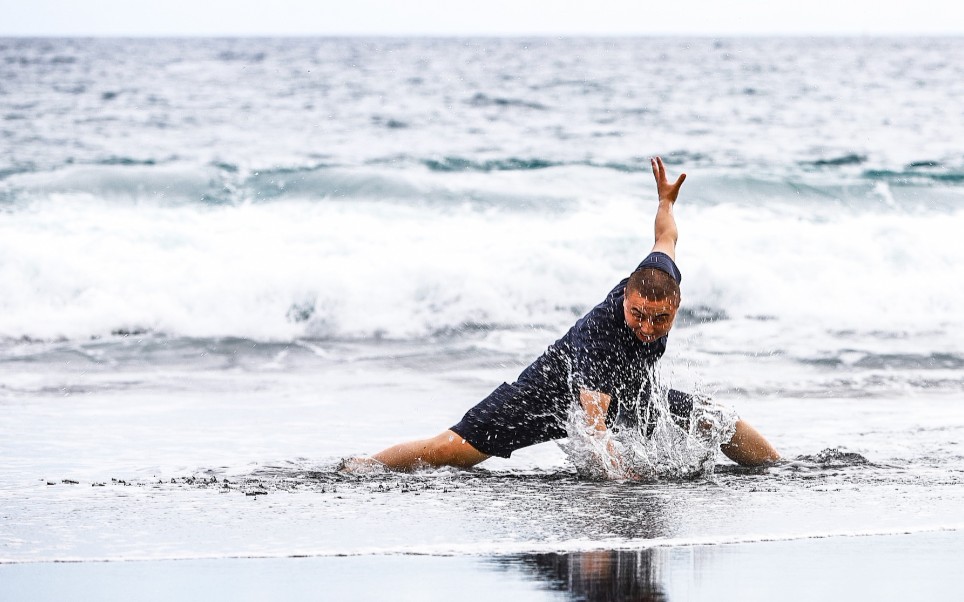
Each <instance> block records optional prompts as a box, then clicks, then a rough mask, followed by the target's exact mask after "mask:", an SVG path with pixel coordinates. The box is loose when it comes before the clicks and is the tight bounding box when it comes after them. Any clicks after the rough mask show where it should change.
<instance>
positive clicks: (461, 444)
mask: <svg viewBox="0 0 964 602" xmlns="http://www.w3.org/2000/svg"><path fill="white" fill-rule="evenodd" d="M488 457H489V456H488V455H486V454H483V453H482V452H480V451H479V450H477V449H475V447H474V446H473V445H472V444H471V443H469V442H468V441H466V440H465V439H463V438H462V436H461V435H459V434H458V433H456V432H455V431H445V432H443V433H441V434H439V435H437V436H435V437H433V438H432V439H429V441H428V448H427V449H426V450H425V457H424V460H426V461H428V462H429V463H430V464H434V465H448V466H460V467H463V468H465V467H469V466H474V465H475V464H478V463H479V462H481V461H482V460H485V459H486V458H488Z"/></svg>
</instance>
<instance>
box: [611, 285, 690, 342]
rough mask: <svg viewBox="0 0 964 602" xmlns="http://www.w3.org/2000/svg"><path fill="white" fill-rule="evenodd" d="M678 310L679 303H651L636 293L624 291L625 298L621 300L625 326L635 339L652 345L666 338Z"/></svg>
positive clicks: (667, 301) (669, 300)
mask: <svg viewBox="0 0 964 602" xmlns="http://www.w3.org/2000/svg"><path fill="white" fill-rule="evenodd" d="M678 309H679V303H678V302H676V301H673V300H671V299H664V300H662V301H653V300H652V299H647V298H646V297H644V296H642V295H640V294H639V293H637V292H636V291H626V297H625V298H624V299H623V312H624V313H625V314H626V325H627V326H629V328H630V329H631V330H632V331H633V334H635V335H636V338H638V339H639V340H640V341H642V342H644V343H652V342H653V341H655V340H656V339H659V338H660V337H664V336H666V334H667V333H669V329H670V328H672V327H673V320H675V319H676V310H678Z"/></svg>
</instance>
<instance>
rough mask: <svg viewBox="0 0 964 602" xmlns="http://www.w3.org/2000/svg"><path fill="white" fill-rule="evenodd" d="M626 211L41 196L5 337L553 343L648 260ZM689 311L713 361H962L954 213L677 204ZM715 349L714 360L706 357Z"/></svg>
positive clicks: (3, 325) (6, 231)
mask: <svg viewBox="0 0 964 602" xmlns="http://www.w3.org/2000/svg"><path fill="white" fill-rule="evenodd" d="M649 209H651V208H650V207H646V206H644V207H640V202H639V201H638V200H635V199H629V198H616V199H614V200H609V201H600V202H584V203H578V204H575V205H573V206H572V207H570V208H569V209H568V210H565V211H556V212H553V213H545V212H537V211H518V210H512V209H507V208H505V207H502V208H500V207H487V208H486V207H479V206H477V205H471V204H456V205H443V206H429V205H419V204H393V203H390V202H376V201H366V200H364V199H355V200H352V201H350V202H347V201H346V202H337V201H318V200H314V201H307V200H301V201H299V200H288V201H277V202H273V203H269V204H264V203H262V204H256V203H244V204H241V205H238V206H223V207H216V206H203V205H197V204H187V205H178V206H170V205H162V204H158V203H143V202H142V203H137V204H134V205H127V204H118V203H112V202H108V201H104V200H100V199H96V198H92V197H90V196H87V195H83V194H51V195H49V198H47V199H46V200H44V201H37V202H33V203H30V204H28V205H26V206H25V207H22V208H20V209H17V210H15V211H9V212H6V213H3V214H2V215H0V256H2V257H4V262H3V263H2V265H0V309H2V312H0V336H4V337H21V336H27V337H32V338H43V339H52V338H57V337H67V338H84V337H89V336H92V335H104V334H108V333H110V332H111V331H113V330H118V329H128V330H129V329H137V328H141V329H144V328H146V329H153V330H156V331H162V332H165V333H168V334H172V335H183V336H202V337H204V336H240V337H251V338H256V339H271V340H289V339H292V338H297V337H306V336H307V337H312V336H320V337H327V336H334V337H361V338H370V337H373V336H387V337H418V336H425V335H428V334H431V333H433V332H437V331H439V330H445V329H458V328H460V327H462V326H463V325H466V324H481V325H496V326H507V327H513V328H526V327H529V326H532V325H539V326H545V327H548V328H550V329H552V330H555V331H558V332H559V333H560V334H561V333H562V332H563V331H564V330H565V329H566V328H567V327H568V326H569V325H571V323H572V322H573V321H574V319H575V318H576V317H578V315H580V314H581V313H582V312H584V311H585V310H586V309H588V308H589V307H591V306H592V305H593V304H595V303H597V302H599V301H600V300H601V299H602V298H603V296H604V295H605V294H606V292H608V290H609V289H610V287H612V286H613V285H614V284H615V283H616V282H617V281H618V280H619V279H620V278H621V277H623V276H624V275H626V274H628V272H629V271H630V270H631V269H632V268H633V267H634V266H635V264H636V262H637V261H638V260H639V259H640V258H642V257H643V256H644V255H645V254H646V253H647V252H648V250H649V246H650V238H651V234H650V230H651V219H652V217H651V215H650V213H651V211H650V210H649ZM677 213H678V220H679V222H680V229H681V233H682V234H681V240H680V247H679V250H678V260H679V264H680V266H681V268H682V270H683V274H684V281H683V294H684V306H690V307H696V306H708V307H711V308H715V309H717V310H721V311H723V312H725V313H726V315H727V316H729V317H730V318H731V319H730V320H729V321H723V322H717V323H715V324H707V325H704V326H703V327H701V328H702V330H703V331H706V332H712V333H713V337H712V340H710V341H707V343H708V344H709V345H711V346H712V345H714V344H718V345H721V346H723V347H726V348H727V349H735V348H743V347H751V346H752V347H754V348H759V346H760V343H761V338H762V339H764V341H763V342H764V343H765V342H766V340H765V339H767V338H773V339H774V340H775V341H776V342H777V343H778V344H777V345H775V347H776V348H780V349H784V350H785V349H791V350H792V349H793V348H794V346H795V345H798V344H799V345H803V346H805V347H806V348H807V349H811V350H812V349H815V348H819V346H820V345H821V344H823V343H824V342H826V339H825V338H821V337H825V335H826V333H828V332H839V331H847V330H850V331H860V332H873V331H883V332H889V333H894V334H895V335H897V336H899V335H901V334H902V333H903V334H905V335H907V334H911V335H912V334H915V333H921V332H930V333H935V332H936V333H937V336H936V337H931V338H932V339H933V340H931V341H929V342H928V349H930V350H932V351H933V350H935V349H937V350H940V349H942V348H946V349H949V350H950V349H954V346H953V341H956V340H959V338H955V337H957V335H960V334H962V330H964V329H962V320H961V318H960V312H959V311H957V308H958V307H960V306H961V305H962V304H964V287H961V286H960V285H959V282H958V281H957V279H956V278H955V277H954V274H955V271H956V269H957V266H959V265H961V264H962V263H964V247H962V246H961V245H959V244H958V241H957V238H956V236H957V234H956V233H957V232H958V231H960V230H961V229H962V228H964V212H962V211H954V212H941V213H937V212H932V213H913V212H908V211H887V212H883V211H876V210H871V211H847V212H835V211H833V210H832V208H830V209H826V208H824V209H822V210H819V211H816V212H814V211H813V210H810V209H806V210H805V209H803V208H799V207H795V206H793V205H791V204H787V203H774V204H773V205H771V206H768V207H759V208H750V207H747V206H746V205H745V204H742V203H741V204H735V203H734V204H717V205H713V206H706V205H699V203H698V202H697V201H694V202H693V203H692V204H691V205H690V206H687V205H683V204H681V205H680V207H679V208H678V212H677ZM714 341H716V343H714Z"/></svg>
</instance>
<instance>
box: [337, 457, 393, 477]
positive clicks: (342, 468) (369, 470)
mask: <svg viewBox="0 0 964 602" xmlns="http://www.w3.org/2000/svg"><path fill="white" fill-rule="evenodd" d="M387 470H388V468H387V467H386V466H385V465H384V464H383V463H381V462H379V461H378V460H376V459H375V458H369V457H367V456H361V457H358V458H342V460H341V462H340V463H339V464H338V472H346V473H348V474H362V475H364V474H378V473H383V472H385V471H387Z"/></svg>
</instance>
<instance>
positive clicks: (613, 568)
mask: <svg viewBox="0 0 964 602" xmlns="http://www.w3.org/2000/svg"><path fill="white" fill-rule="evenodd" d="M656 553H657V551H656V550H652V549H649V550H635V551H619V550H595V551H591V552H571V553H566V554H558V553H552V554H520V555H513V556H506V557H502V558H498V559H494V560H493V562H496V563H498V564H499V565H501V566H502V567H504V568H505V569H508V570H521V571H523V572H524V573H527V574H528V576H529V577H531V578H533V579H536V580H539V581H544V582H545V583H546V586H547V587H548V589H550V590H553V591H559V592H565V593H566V594H568V599H570V600H579V601H585V602H611V601H612V602H615V601H617V600H634V601H637V600H638V601H640V602H657V601H658V602H666V601H668V600H669V598H668V597H667V595H666V592H665V589H664V586H663V584H662V580H661V578H660V570H659V566H660V563H659V559H658V558H657V557H656Z"/></svg>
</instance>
